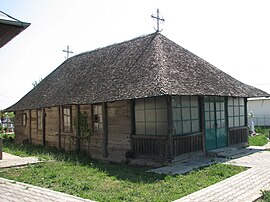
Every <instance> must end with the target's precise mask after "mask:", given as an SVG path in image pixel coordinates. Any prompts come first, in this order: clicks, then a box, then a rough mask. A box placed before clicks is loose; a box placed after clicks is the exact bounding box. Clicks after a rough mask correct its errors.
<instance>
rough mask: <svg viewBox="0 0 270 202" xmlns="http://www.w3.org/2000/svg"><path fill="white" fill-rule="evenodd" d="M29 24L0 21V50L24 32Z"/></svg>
mask: <svg viewBox="0 0 270 202" xmlns="http://www.w3.org/2000/svg"><path fill="white" fill-rule="evenodd" d="M29 25H30V23H27V22H20V21H12V20H5V19H0V48H2V47H3V46H4V45H5V44H7V43H8V42H9V41H10V40H11V39H13V38H14V37H15V36H17V35H18V34H20V33H21V32H22V31H23V30H25V29H26V28H27V27H28V26H29Z"/></svg>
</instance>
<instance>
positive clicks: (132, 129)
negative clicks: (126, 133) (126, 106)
mask: <svg viewBox="0 0 270 202" xmlns="http://www.w3.org/2000/svg"><path fill="white" fill-rule="evenodd" d="M135 133H136V128H135V100H134V99H132V100H130V146H131V152H132V153H133V151H134V148H133V136H134V135H135Z"/></svg>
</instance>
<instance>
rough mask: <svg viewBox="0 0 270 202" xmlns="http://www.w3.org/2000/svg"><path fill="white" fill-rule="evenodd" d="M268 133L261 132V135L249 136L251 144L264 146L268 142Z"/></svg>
mask: <svg viewBox="0 0 270 202" xmlns="http://www.w3.org/2000/svg"><path fill="white" fill-rule="evenodd" d="M267 137H268V134H265V133H263V134H260V135H256V136H254V137H252V136H249V138H248V142H249V145H250V146H264V145H266V144H267V143H268V139H267Z"/></svg>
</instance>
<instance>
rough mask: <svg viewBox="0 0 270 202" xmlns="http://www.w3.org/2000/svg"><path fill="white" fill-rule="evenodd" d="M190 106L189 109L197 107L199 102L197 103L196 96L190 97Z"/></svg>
mask: <svg viewBox="0 0 270 202" xmlns="http://www.w3.org/2000/svg"><path fill="white" fill-rule="evenodd" d="M190 105H191V107H198V106H199V102H198V97H197V96H191V97H190Z"/></svg>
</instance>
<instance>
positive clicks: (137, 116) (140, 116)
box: [135, 110, 145, 122]
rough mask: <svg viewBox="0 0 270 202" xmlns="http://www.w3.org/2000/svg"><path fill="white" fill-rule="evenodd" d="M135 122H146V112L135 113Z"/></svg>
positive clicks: (138, 111)
mask: <svg viewBox="0 0 270 202" xmlns="http://www.w3.org/2000/svg"><path fill="white" fill-rule="evenodd" d="M135 120H136V122H138V121H145V118H144V110H137V111H135Z"/></svg>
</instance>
